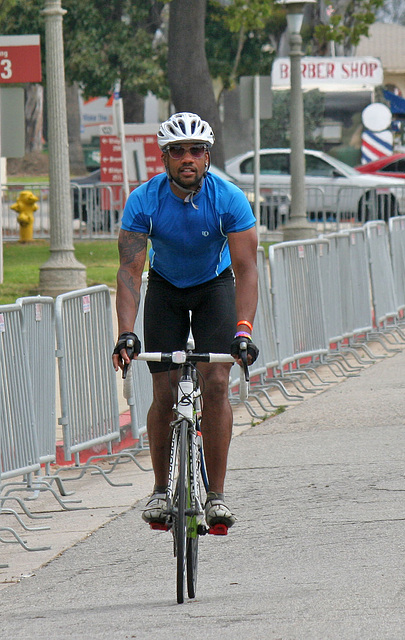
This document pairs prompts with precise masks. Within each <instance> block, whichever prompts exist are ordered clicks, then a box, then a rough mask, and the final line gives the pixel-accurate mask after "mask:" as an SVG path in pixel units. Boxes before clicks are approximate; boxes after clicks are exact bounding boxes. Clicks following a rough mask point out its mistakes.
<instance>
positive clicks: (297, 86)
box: [283, 33, 316, 241]
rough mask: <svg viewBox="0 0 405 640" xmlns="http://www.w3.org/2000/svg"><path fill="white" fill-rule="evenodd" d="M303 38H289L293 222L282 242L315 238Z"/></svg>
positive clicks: (291, 211)
mask: <svg viewBox="0 0 405 640" xmlns="http://www.w3.org/2000/svg"><path fill="white" fill-rule="evenodd" d="M301 45H302V38H301V35H300V34H299V33H293V34H291V35H290V61H291V62H290V65H291V74H290V78H291V106H290V136H291V156H290V167H291V210H290V219H289V221H288V222H287V223H286V225H285V228H284V235H283V239H284V240H285V241H288V240H305V239H307V238H313V237H314V236H315V235H316V231H315V228H314V227H313V226H311V225H310V224H309V223H308V222H307V215H306V196H305V156H304V140H305V137H304V102H303V96H302V86H301V57H302V51H301Z"/></svg>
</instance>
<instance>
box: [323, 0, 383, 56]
mask: <svg viewBox="0 0 405 640" xmlns="http://www.w3.org/2000/svg"><path fill="white" fill-rule="evenodd" d="M383 5H384V0H348V1H346V2H344V3H341V2H338V1H337V2H336V1H334V2H333V3H331V5H330V6H331V8H332V11H333V12H332V14H331V15H330V18H329V24H318V25H316V26H315V28H314V37H315V38H316V39H317V40H318V42H319V43H321V45H322V44H323V43H325V42H336V43H337V44H341V45H343V50H344V52H345V54H346V55H350V54H351V53H352V48H353V47H355V46H356V45H358V44H359V42H360V38H361V37H362V36H368V30H369V27H370V25H372V24H373V23H374V22H375V20H376V13H377V12H378V10H379V9H380V8H381V7H382V6H383Z"/></svg>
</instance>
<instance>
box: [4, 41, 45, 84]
mask: <svg viewBox="0 0 405 640" xmlns="http://www.w3.org/2000/svg"><path fill="white" fill-rule="evenodd" d="M41 80H42V74H41V49H40V44H39V35H28V36H0V84H3V83H4V84H6V83H9V84H18V83H24V82H41Z"/></svg>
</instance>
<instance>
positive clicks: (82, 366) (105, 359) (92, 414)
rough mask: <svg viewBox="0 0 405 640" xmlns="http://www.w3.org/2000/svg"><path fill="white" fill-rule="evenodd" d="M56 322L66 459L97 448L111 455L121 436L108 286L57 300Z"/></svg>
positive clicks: (82, 290)
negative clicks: (105, 450)
mask: <svg viewBox="0 0 405 640" xmlns="http://www.w3.org/2000/svg"><path fill="white" fill-rule="evenodd" d="M55 322H56V336H57V357H58V363H59V383H60V398H61V418H60V424H61V425H62V428H63V444H64V455H65V459H66V460H71V458H72V455H74V457H75V462H76V464H79V452H80V451H82V450H83V449H88V448H89V447H91V446H94V445H100V444H104V445H106V446H107V449H108V452H109V453H111V450H112V442H113V441H114V440H118V439H119V438H120V427H119V408H118V397H117V383H116V375H115V371H114V368H113V366H112V362H111V354H112V351H113V348H114V336H113V326H112V314H111V298H110V292H109V289H108V287H107V286H106V285H99V286H96V287H89V288H88V289H81V290H78V291H72V292H70V293H65V294H62V295H60V296H58V297H57V298H56V301H55Z"/></svg>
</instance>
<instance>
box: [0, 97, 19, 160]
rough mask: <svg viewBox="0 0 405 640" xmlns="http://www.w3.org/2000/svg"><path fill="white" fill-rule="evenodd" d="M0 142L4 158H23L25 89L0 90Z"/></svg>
mask: <svg viewBox="0 0 405 640" xmlns="http://www.w3.org/2000/svg"><path fill="white" fill-rule="evenodd" d="M0 114H1V125H0V131H1V135H0V140H1V157H2V158H22V157H23V155H24V154H25V115H24V89H23V87H1V88H0Z"/></svg>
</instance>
